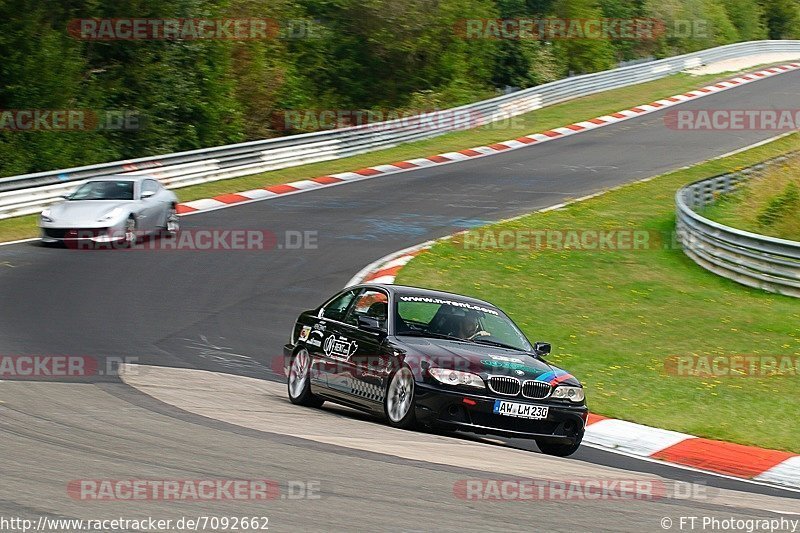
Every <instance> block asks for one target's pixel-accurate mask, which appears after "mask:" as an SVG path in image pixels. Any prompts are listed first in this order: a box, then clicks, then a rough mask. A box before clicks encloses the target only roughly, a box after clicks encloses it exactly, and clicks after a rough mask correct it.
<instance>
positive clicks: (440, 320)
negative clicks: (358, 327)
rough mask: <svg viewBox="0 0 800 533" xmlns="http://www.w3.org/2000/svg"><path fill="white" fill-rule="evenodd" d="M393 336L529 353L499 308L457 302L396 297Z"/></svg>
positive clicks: (427, 298) (515, 329)
mask: <svg viewBox="0 0 800 533" xmlns="http://www.w3.org/2000/svg"><path fill="white" fill-rule="evenodd" d="M395 311H396V318H395V324H396V326H395V334H396V335H412V336H423V337H433V338H450V339H454V340H460V341H467V342H475V343H481V344H487V345H494V346H501V347H506V348H513V349H515V350H522V351H530V350H531V349H532V348H531V345H530V343H529V342H528V340H527V339H526V338H525V335H523V334H522V332H521V331H520V330H519V329H518V328H517V327H516V326H515V325H514V323H513V322H512V321H511V319H510V318H508V317H507V316H506V315H505V314H504V313H503V312H502V311H500V310H499V309H496V308H493V307H488V306H482V305H475V304H471V303H468V302H464V301H461V300H457V299H450V298H431V297H427V296H413V295H399V296H398V297H397V303H396V305H395Z"/></svg>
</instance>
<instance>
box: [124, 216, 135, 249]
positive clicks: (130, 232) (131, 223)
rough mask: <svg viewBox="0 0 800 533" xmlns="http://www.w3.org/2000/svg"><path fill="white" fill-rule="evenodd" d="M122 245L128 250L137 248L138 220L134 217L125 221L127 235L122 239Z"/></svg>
mask: <svg viewBox="0 0 800 533" xmlns="http://www.w3.org/2000/svg"><path fill="white" fill-rule="evenodd" d="M122 245H123V246H125V247H126V248H133V247H134V246H136V219H135V218H133V216H131V217H130V218H129V219H128V220H126V221H125V234H124V235H123V237H122Z"/></svg>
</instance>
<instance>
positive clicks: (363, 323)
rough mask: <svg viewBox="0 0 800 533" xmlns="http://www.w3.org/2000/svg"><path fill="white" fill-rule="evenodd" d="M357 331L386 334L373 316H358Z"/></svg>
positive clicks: (379, 322)
mask: <svg viewBox="0 0 800 533" xmlns="http://www.w3.org/2000/svg"><path fill="white" fill-rule="evenodd" d="M358 329H362V330H364V331H369V332H370V333H380V334H384V333H386V332H385V331H384V328H383V327H381V321H380V320H378V319H377V318H375V317H373V316H359V317H358Z"/></svg>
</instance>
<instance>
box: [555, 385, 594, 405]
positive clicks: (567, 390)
mask: <svg viewBox="0 0 800 533" xmlns="http://www.w3.org/2000/svg"><path fill="white" fill-rule="evenodd" d="M550 397H551V398H558V399H561V400H569V401H571V402H576V403H577V402H582V401H583V399H584V398H585V396H584V394H583V389H582V388H581V387H566V386H561V387H556V388H555V389H554V390H553V394H552V395H551V396H550Z"/></svg>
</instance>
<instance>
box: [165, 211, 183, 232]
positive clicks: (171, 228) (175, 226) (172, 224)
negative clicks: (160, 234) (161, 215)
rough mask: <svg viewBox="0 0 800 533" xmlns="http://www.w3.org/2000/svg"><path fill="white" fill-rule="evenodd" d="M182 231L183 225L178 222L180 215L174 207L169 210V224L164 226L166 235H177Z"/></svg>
mask: <svg viewBox="0 0 800 533" xmlns="http://www.w3.org/2000/svg"><path fill="white" fill-rule="evenodd" d="M180 229H181V223H180V222H179V221H178V213H177V212H176V211H175V208H174V207H173V208H172V209H170V210H169V213H167V223H166V225H165V226H164V233H166V234H167V235H175V234H176V233H178V231H180Z"/></svg>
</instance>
